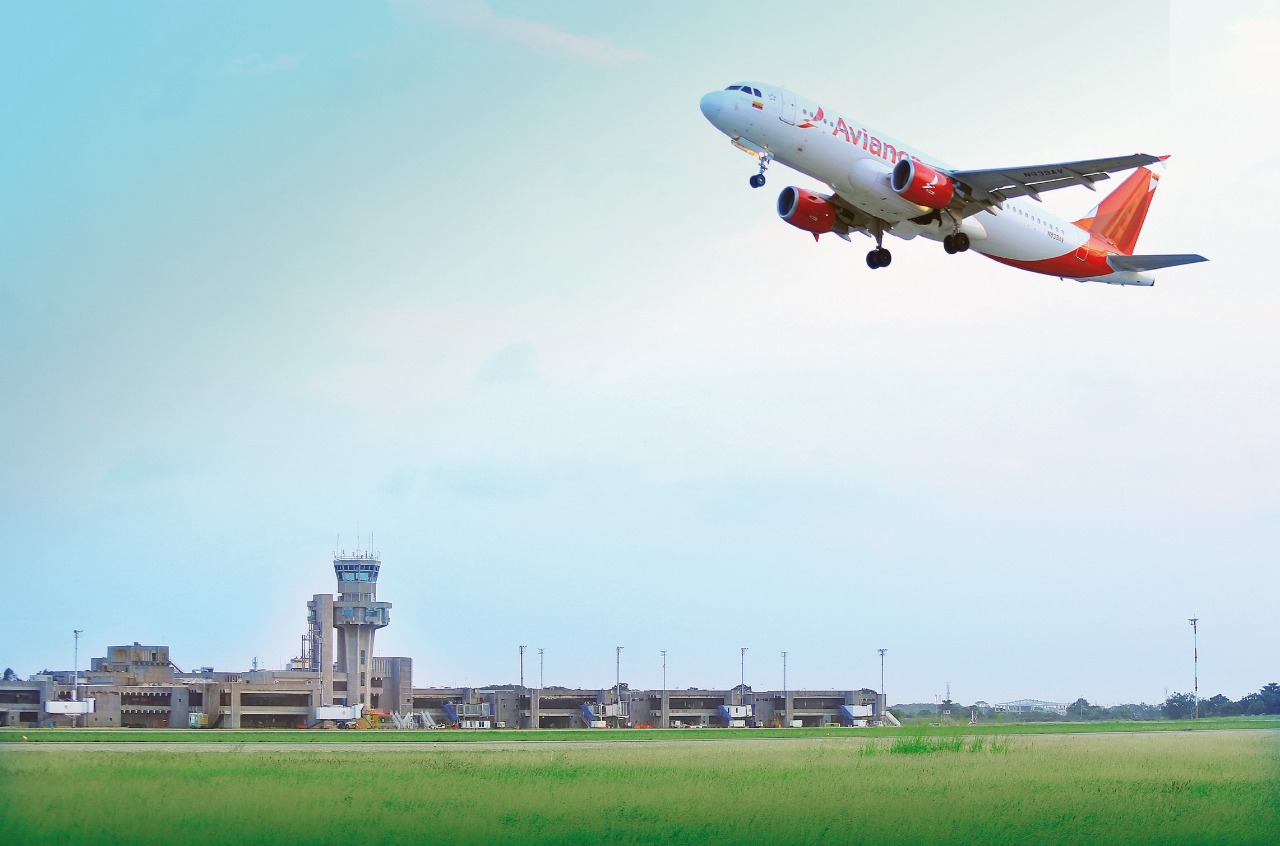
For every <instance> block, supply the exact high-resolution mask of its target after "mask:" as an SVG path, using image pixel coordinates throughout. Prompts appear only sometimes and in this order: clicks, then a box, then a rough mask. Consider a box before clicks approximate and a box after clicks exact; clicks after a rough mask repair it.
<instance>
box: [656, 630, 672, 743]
mask: <svg viewBox="0 0 1280 846" xmlns="http://www.w3.org/2000/svg"><path fill="white" fill-rule="evenodd" d="M658 651H659V652H660V653H661V654H662V698H661V699H660V700H658V701H659V703H660V704H661V705H662V725H660V726H659V728H670V727H671V720H670V719H669V718H668V717H667V711H668V710H669V709H668V707H667V705H668V703H669V702H670V701H671V700H670V699H668V698H667V650H665V649H661V650H658Z"/></svg>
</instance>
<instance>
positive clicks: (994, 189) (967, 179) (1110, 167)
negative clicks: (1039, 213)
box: [947, 153, 1160, 206]
mask: <svg viewBox="0 0 1280 846" xmlns="http://www.w3.org/2000/svg"><path fill="white" fill-rule="evenodd" d="M1158 161H1160V157H1159V156H1148V155H1146V154H1145V153H1137V154H1135V155H1132V156H1116V157H1115V158H1110V159H1089V160H1088V161H1081V162H1060V163H1058V164H1043V165H1030V166H1026V167H997V168H991V169H989V170H952V171H947V174H948V175H949V176H950V177H951V178H952V179H954V180H955V181H956V182H958V183H960V184H961V185H963V186H964V187H966V188H968V189H969V198H970V200H971V201H972V202H976V203H980V204H982V205H984V206H990V205H995V204H998V203H1001V202H1004V201H1005V200H1007V199H1009V198H1011V197H1024V196H1027V197H1032V198H1033V199H1036V200H1038V199H1040V192H1042V191H1052V190H1054V189H1055V188H1066V187H1068V186H1071V185H1083V186H1085V187H1086V188H1089V189H1090V190H1094V189H1093V183H1095V182H1100V181H1102V180H1103V179H1107V178H1108V174H1111V173H1115V172H1116V171H1120V170H1130V169H1131V168H1135V167H1141V166H1142V165H1149V164H1155V163H1156V162H1158Z"/></svg>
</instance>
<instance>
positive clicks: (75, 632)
mask: <svg viewBox="0 0 1280 846" xmlns="http://www.w3.org/2000/svg"><path fill="white" fill-rule="evenodd" d="M82 634H84V629H72V630H71V636H72V638H73V639H74V646H72V654H73V657H72V659H71V663H72V668H71V689H72V690H73V691H74V693H72V696H71V698H72V699H74V700H76V701H77V702H79V701H80V635H82ZM71 724H72V725H79V724H80V717H79V715H76V716H75V717H73V718H72V723H71Z"/></svg>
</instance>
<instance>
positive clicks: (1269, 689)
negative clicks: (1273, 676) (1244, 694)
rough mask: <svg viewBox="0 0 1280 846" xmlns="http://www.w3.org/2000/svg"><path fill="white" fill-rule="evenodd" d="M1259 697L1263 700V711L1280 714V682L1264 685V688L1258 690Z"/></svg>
mask: <svg viewBox="0 0 1280 846" xmlns="http://www.w3.org/2000/svg"><path fill="white" fill-rule="evenodd" d="M1258 698H1259V699H1261V700H1262V707H1263V711H1262V713H1264V714H1280V684H1277V683H1276V682H1271V683H1270V684H1268V685H1264V686H1263V688H1262V690H1260V691H1258Z"/></svg>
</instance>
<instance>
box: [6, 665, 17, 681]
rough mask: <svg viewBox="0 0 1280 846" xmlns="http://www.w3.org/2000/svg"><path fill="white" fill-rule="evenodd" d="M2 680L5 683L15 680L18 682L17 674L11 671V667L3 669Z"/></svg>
mask: <svg viewBox="0 0 1280 846" xmlns="http://www.w3.org/2000/svg"><path fill="white" fill-rule="evenodd" d="M4 680H5V681H17V680H18V674H17V673H15V672H14V671H13V667H5V668H4Z"/></svg>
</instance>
